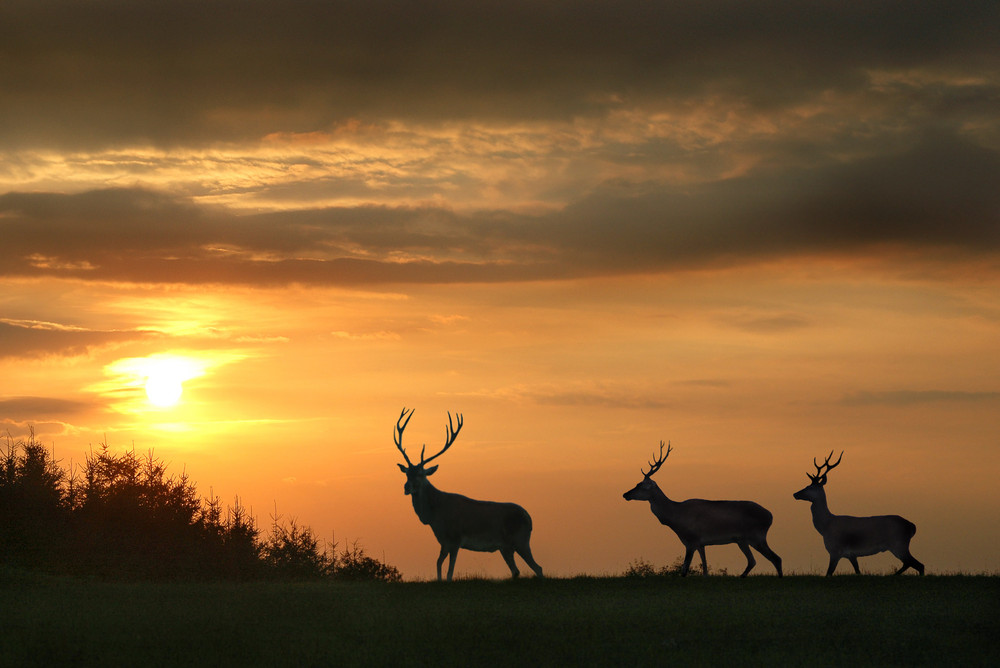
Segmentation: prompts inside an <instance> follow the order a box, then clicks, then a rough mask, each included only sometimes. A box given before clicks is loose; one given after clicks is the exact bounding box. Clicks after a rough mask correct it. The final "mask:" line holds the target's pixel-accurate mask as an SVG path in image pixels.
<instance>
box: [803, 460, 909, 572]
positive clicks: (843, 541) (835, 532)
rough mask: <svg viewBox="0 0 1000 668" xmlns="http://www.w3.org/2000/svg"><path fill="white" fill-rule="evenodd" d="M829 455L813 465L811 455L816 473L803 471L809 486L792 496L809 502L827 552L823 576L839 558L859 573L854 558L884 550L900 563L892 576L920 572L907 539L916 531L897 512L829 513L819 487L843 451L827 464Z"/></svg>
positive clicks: (822, 491)
mask: <svg viewBox="0 0 1000 668" xmlns="http://www.w3.org/2000/svg"><path fill="white" fill-rule="evenodd" d="M832 457H833V451H832V450H831V451H830V454H829V456H827V458H826V461H824V462H823V463H822V464H817V463H816V458H815V457H814V458H813V466H815V467H816V475H813V474H811V473H806V475H807V476H808V477H809V480H810V481H811V482H810V483H809V486H808V487H804V488H803V489H800V490H799V491H797V492H795V494H793V495H792V496H794V497H795V498H796V499H798V500H800V501H809V502H810V503H811V504H812V517H813V526H815V527H816V531H818V532H819V533H820V535H821V536H823V545H824V546H825V547H826V551H827V552H829V553H830V566H829V567H828V568H827V569H826V574H827V576H830V575H833V571H834V570H836V568H837V563H838V562H839V561H840V560H841V559H843V558H846V559H847V560H848V561H850V562H851V565H852V566H854V572H855V573H857V574H860V573H861V569H860V568H859V567H858V557H867V556H870V555H873V554H878V553H879V552H885V551H886V550H888V551H889V552H892V553H893V555H895V556H896V558H897V559H899V560H900V561H902V562H903V566H902V567H901V568H900V569H899V570H898V571H896V575H899V574H900V573H902V572H903V571H905V570H906V569H907V568H910V567H913V569H914V570H915V571H917V572H918V573H920V574H921V575H923V574H924V565H923V564H922V563H920V562H919V561H917V560H916V559H914V557H913V555H912V554H910V539H911V538H913V534H915V533H916V532H917V527H916V525H914V524H913V522H910V521H909V520H906V519H903V518H902V517H900V516H899V515H876V516H875V517H851V516H850V515H834V514H833V513H831V512H830V508H829V507H828V506H827V504H826V491H825V490H824V489H823V488H824V487H825V486H826V476H827V474H828V473H830V471H832V470H833V469H834V468H835V467H836V466H837V465H838V464H840V460H842V459H843V458H844V453H843V452H841V453H840V457H838V458H837V461H835V462H834V463H833V464H831V463H830V459H831V458H832Z"/></svg>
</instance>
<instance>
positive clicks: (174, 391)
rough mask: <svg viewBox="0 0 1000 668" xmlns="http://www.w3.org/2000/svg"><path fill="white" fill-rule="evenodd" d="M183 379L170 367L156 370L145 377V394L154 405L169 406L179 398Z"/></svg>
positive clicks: (182, 389) (182, 387) (182, 388)
mask: <svg viewBox="0 0 1000 668" xmlns="http://www.w3.org/2000/svg"><path fill="white" fill-rule="evenodd" d="M183 391H184V384H183V379H182V378H181V377H180V375H179V374H177V373H176V372H175V371H172V370H170V369H163V370H158V371H157V372H156V373H153V374H152V375H150V376H149V378H147V379H146V396H147V397H149V401H150V402H151V403H152V404H153V405H154V406H159V407H160V408H169V407H170V406H173V405H175V404H176V403H177V402H178V401H180V399H181V393H182V392H183Z"/></svg>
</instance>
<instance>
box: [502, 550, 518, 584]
mask: <svg viewBox="0 0 1000 668" xmlns="http://www.w3.org/2000/svg"><path fill="white" fill-rule="evenodd" d="M500 556H502V557H503V560H504V561H506V562H507V568H509V569H510V576H511V577H512V578H514V579H517V577H518V576H519V575H520V574H521V571H520V570H518V568H517V564H516V563H514V550H513V549H511V548H509V547H505V548H501V550H500Z"/></svg>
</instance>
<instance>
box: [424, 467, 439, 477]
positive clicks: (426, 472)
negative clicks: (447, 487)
mask: <svg viewBox="0 0 1000 668" xmlns="http://www.w3.org/2000/svg"><path fill="white" fill-rule="evenodd" d="M437 470H438V467H436V466H432V467H430V468H429V469H427V470H426V471H424V475H430V474H432V473H434V472H435V471H437Z"/></svg>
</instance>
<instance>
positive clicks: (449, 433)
mask: <svg viewBox="0 0 1000 668" xmlns="http://www.w3.org/2000/svg"><path fill="white" fill-rule="evenodd" d="M415 410H416V409H413V410H410V411H407V410H406V409H405V408H404V409H403V412H402V413H400V414H399V419H398V420H396V433H395V434H393V437H392V438H393V441H395V442H396V447H397V448H398V449H399V451H400V452H401V453H402V454H403V459H405V460H406V465H407V466H409V467H410V468H414V466H413V462H411V461H410V458H409V457H407V456H406V450H405V449H404V448H403V430H404V429H406V425H408V424H409V423H410V418H411V417H413V413H414V411H415ZM403 418H406V419H405V420H404V419H403ZM455 418H456V419H455V422H453V421H452V419H451V413H450V412H449V413H448V426H447V427H445V431H446V434H445V439H444V448H442V449H441V452H439V453H437V454H436V455H433V456H431V457H430V458H429V459H424V453H425V452H426V450H427V445H426V444H425V445H423V446H421V448H420V463H419V464H417V467H420V466H423V465H424V464H427V463H428V462H430V461H431V460H433V459H436V458H438V457H440V456H441V455H443V454H444V453H445V451H446V450H447V449H448V448H450V447H451V444H452V443H454V442H455V437H457V436H458V432H460V431H461V430H462V414H461V413H455ZM456 423H457V424H458V426H457V427H456V426H455V424H456Z"/></svg>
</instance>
